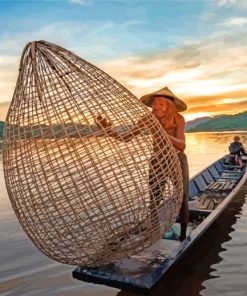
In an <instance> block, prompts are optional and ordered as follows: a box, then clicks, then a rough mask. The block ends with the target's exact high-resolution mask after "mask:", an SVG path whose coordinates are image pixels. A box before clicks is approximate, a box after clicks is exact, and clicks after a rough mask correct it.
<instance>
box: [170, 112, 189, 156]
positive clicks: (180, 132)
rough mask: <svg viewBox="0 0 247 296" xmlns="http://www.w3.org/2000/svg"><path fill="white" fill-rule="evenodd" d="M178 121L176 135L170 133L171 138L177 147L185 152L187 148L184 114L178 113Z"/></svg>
mask: <svg viewBox="0 0 247 296" xmlns="http://www.w3.org/2000/svg"><path fill="white" fill-rule="evenodd" d="M176 123H177V133H176V137H173V136H170V135H169V138H170V140H171V142H172V145H173V146H174V147H175V148H176V149H178V150H180V151H182V152H183V151H184V150H185V148H186V144H185V133H184V128H185V120H184V118H183V116H182V115H180V114H178V116H177V117H176Z"/></svg>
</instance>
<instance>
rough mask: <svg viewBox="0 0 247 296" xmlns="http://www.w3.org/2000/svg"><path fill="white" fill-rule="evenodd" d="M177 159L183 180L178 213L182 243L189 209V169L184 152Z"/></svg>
mask: <svg viewBox="0 0 247 296" xmlns="http://www.w3.org/2000/svg"><path fill="white" fill-rule="evenodd" d="M178 159H179V162H180V166H181V170H182V178H183V201H182V205H181V208H180V212H179V217H180V228H181V233H180V238H179V239H180V241H183V240H184V239H185V238H186V230H187V225H188V222H189V207H188V199H189V167H188V161H187V156H186V154H185V153H184V152H180V153H179V154H178Z"/></svg>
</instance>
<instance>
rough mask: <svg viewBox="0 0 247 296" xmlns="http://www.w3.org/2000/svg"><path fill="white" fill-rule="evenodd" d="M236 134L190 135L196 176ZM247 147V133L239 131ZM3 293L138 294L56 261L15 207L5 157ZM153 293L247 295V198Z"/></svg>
mask: <svg viewBox="0 0 247 296" xmlns="http://www.w3.org/2000/svg"><path fill="white" fill-rule="evenodd" d="M235 134H236V133H193V134H186V141H187V148H186V153H187V156H188V161H189V168H190V176H191V177H192V176H193V175H194V174H195V173H197V172H199V171H200V170H201V169H203V168H204V167H206V166H208V165H209V164H210V163H212V162H214V161H215V160H217V159H218V158H219V157H222V155H224V154H226V153H228V144H229V143H230V142H231V141H232V138H233V136H234V135H235ZM237 134H238V135H240V137H241V141H242V143H243V144H244V146H245V147H246V148H247V133H246V132H238V133H237ZM0 209H1V210H0V295H1V296H7V295H11V296H12V295H13V296H14V295H18V296H20V295H25V296H44V295H46V296H49V295H61V296H69V295H70V296H75V295H80V296H81V295H83V296H89V295H90V296H96V295H99V294H100V295H101V296H104V295H107V296H111V295H118V296H130V295H135V294H133V293H128V292H125V291H120V290H118V289H115V288H110V287H106V286H101V285H94V284H89V283H84V282H80V281H77V280H74V279H73V278H72V275H71V272H72V270H73V269H74V267H73V266H68V265H63V264H60V263H57V262H55V261H52V260H51V259H49V258H47V257H46V256H45V255H43V254H42V253H41V252H40V251H39V250H38V249H36V247H34V246H33V245H32V243H31V242H30V241H29V239H28V238H27V236H26V235H25V233H24V232H23V230H22V228H21V227H20V225H19V223H18V220H17V218H16V217H15V214H14V212H13V210H12V207H11V204H10V201H9V199H8V194H7V192H6V187H5V183H4V177H3V167H2V160H1V157H0ZM149 295H167V296H171V295H172V296H175V295H179V296H180V295H181V296H184V295H186V296H196V295H203V296H215V295H217V296H220V295H224V296H228V295H229V296H235V295H236V296H240V295H247V201H245V199H244V198H243V197H237V198H236V200H235V201H234V202H233V203H232V204H231V205H230V206H229V207H228V209H227V210H226V211H225V212H224V213H223V214H222V215H221V217H220V218H219V219H218V220H217V221H216V222H215V223H214V224H213V225H212V227H211V228H210V229H209V231H208V232H207V233H206V234H205V235H204V236H203V237H202V238H201V239H200V241H198V243H197V244H196V245H195V246H194V247H193V249H192V250H191V251H190V252H189V253H188V254H186V256H185V257H184V258H183V259H182V260H181V261H180V263H179V264H178V265H177V266H176V267H174V268H172V269H171V270H170V272H169V273H168V274H167V276H166V277H165V278H163V279H162V280H161V281H160V283H159V284H158V285H157V286H156V287H155V288H154V289H153V290H152V291H151V293H149Z"/></svg>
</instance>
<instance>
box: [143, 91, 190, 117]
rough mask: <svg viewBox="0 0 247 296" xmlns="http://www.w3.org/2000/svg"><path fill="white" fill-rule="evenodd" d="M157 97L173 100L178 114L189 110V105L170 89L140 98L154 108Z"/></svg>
mask: <svg viewBox="0 0 247 296" xmlns="http://www.w3.org/2000/svg"><path fill="white" fill-rule="evenodd" d="M155 97H164V98H167V99H169V100H172V101H173V103H174V104H175V106H176V109H177V111H178V112H182V111H185V110H186V109H187V105H186V104H185V103H184V102H183V101H182V100H180V99H179V98H178V97H177V96H176V95H175V94H174V93H173V92H172V91H171V90H170V89H169V88H168V87H164V88H161V89H160V90H158V91H156V92H153V93H151V94H147V95H144V96H142V97H141V98H140V100H141V102H142V103H143V104H145V105H146V106H148V107H152V103H153V100H154V98H155Z"/></svg>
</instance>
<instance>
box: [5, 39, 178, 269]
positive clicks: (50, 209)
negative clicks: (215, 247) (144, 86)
mask: <svg viewBox="0 0 247 296" xmlns="http://www.w3.org/2000/svg"><path fill="white" fill-rule="evenodd" d="M103 122H105V123H107V124H103ZM133 130H135V133H134V132H133ZM126 135H128V136H130V138H131V139H128V140H127V136H126ZM3 162H4V174H5V179H6V185H7V189H8V194H9V197H10V200H11V203H12V206H13V209H14V211H15V213H16V215H17V217H18V219H19V222H20V224H21V225H22V227H23V229H24V231H25V232H26V234H27V235H28V237H29V238H30V239H31V240H32V242H33V243H34V244H35V245H36V246H37V247H38V248H39V249H40V250H41V251H42V252H43V253H44V254H46V255H47V256H49V257H50V258H52V259H54V260H57V261H59V262H62V263H67V264H73V265H81V266H82V265H85V266H98V265H102V264H107V263H109V262H112V261H115V260H117V259H120V258H123V257H126V256H130V255H133V254H137V253H138V252H140V251H141V250H143V249H144V248H147V247H148V246H150V245H152V244H153V243H154V242H156V241H157V240H159V239H160V238H161V237H162V235H163V234H164V233H165V232H167V231H168V230H169V228H170V227H171V225H172V224H173V223H174V221H175V220H176V217H177V215H178V212H179V208H180V205H181V201H182V177H181V172H180V167H179V162H178V158H177V156H176V152H175V150H174V148H173V147H172V145H171V143H170V141H169V139H168V136H167V134H166V133H165V131H164V130H163V128H162V127H161V125H160V124H159V122H158V121H157V119H156V118H155V117H154V116H153V115H152V114H151V113H150V112H149V110H148V109H147V108H146V107H145V106H144V105H143V104H142V103H141V102H139V100H138V99H137V98H136V97H135V96H134V95H133V94H132V93H130V92H129V91H128V90H127V89H126V88H125V87H123V86H122V85H121V84H119V83H118V82H117V81H116V80H114V79H113V78H111V77H110V76H109V75H107V74H106V73H104V72H103V71H102V70H100V69H98V68H97V67H95V66H94V65H92V64H90V63H88V62H87V61H85V60H83V59H81V58H80V57H78V56H76V55H75V54H73V53H72V52H70V51H68V50H66V49H64V48H62V47H60V46H57V45H54V44H51V43H48V42H46V41H37V42H31V43H28V44H27V46H26V47H25V49H24V51H23V54H22V57H21V61H20V68H19V76H18V79H17V84H16V88H15V91H14V95H13V99H12V102H11V105H10V108H9V112H8V115H7V118H6V126H5V134H4V152H3Z"/></svg>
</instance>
